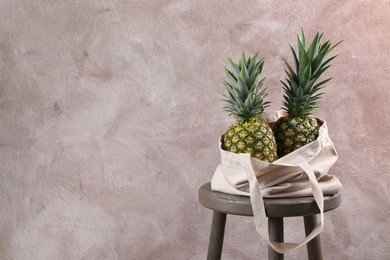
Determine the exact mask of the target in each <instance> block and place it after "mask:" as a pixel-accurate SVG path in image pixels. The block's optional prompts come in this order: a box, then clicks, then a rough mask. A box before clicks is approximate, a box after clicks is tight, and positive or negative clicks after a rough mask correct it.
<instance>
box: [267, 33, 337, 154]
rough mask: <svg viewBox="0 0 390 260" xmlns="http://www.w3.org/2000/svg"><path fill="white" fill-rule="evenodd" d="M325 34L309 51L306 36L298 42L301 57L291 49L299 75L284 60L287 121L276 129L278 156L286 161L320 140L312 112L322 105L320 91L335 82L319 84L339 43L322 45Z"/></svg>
mask: <svg viewBox="0 0 390 260" xmlns="http://www.w3.org/2000/svg"><path fill="white" fill-rule="evenodd" d="M322 35H323V34H322V33H321V34H320V33H317V34H316V36H315V37H314V39H313V41H312V43H311V44H310V46H309V47H308V48H307V49H306V39H305V34H304V32H303V30H302V36H301V37H299V36H298V37H297V38H298V56H297V54H296V52H295V50H294V49H293V48H292V47H291V45H290V48H291V51H292V53H293V56H294V61H295V71H294V70H293V69H292V68H291V66H290V65H289V64H288V62H287V61H286V60H284V62H285V64H286V67H287V69H285V72H286V73H287V77H286V82H283V81H281V82H282V84H283V90H284V106H285V107H284V108H283V109H284V110H285V111H286V112H287V114H288V115H287V116H286V117H281V118H279V119H278V120H277V121H276V123H275V125H274V128H273V130H274V133H275V137H276V143H277V145H278V155H279V157H282V156H284V155H286V154H288V153H291V152H292V151H294V150H296V149H298V148H300V147H302V146H304V145H305V144H308V143H310V142H312V141H314V140H316V139H317V137H318V129H319V127H320V125H319V122H318V121H317V120H316V119H315V118H314V117H313V116H312V112H313V110H314V109H315V108H317V107H318V105H319V100H320V98H321V95H322V94H323V93H320V92H319V91H320V90H321V89H322V88H323V87H324V84H325V83H327V82H328V81H330V80H331V78H328V79H325V80H323V81H321V82H318V83H316V82H317V80H318V78H319V77H320V76H321V75H322V73H324V72H325V71H326V70H327V69H328V68H329V67H330V65H329V64H330V62H331V61H332V60H333V59H334V58H335V57H336V56H333V57H330V58H327V59H325V57H326V56H327V55H328V53H329V52H330V51H331V50H332V49H333V48H334V47H336V46H337V45H338V44H339V43H340V42H339V43H337V44H336V45H334V46H331V43H330V41H327V42H325V43H324V44H322V43H321V39H322Z"/></svg>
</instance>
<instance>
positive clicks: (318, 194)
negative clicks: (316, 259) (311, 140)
mask: <svg viewBox="0 0 390 260" xmlns="http://www.w3.org/2000/svg"><path fill="white" fill-rule="evenodd" d="M238 155H239V156H240V163H241V166H242V168H243V170H244V171H245V172H246V175H247V177H248V181H249V193H250V199H251V203H252V209H253V216H254V219H255V226H256V231H257V233H259V234H260V236H261V237H263V239H264V240H266V241H267V243H268V244H269V245H270V246H271V247H272V248H273V249H274V250H275V251H277V252H278V253H280V254H285V253H288V252H291V251H293V250H295V249H297V248H300V247H302V246H303V245H305V244H307V243H308V242H309V241H310V240H312V239H313V238H315V237H316V236H317V235H318V234H320V233H321V232H322V230H323V229H324V224H323V223H324V195H323V193H322V190H321V188H320V186H319V184H318V181H317V178H316V176H315V175H314V171H313V169H312V168H311V167H310V165H309V164H308V163H307V162H302V161H301V162H300V163H299V164H297V165H296V166H298V167H300V168H301V169H302V170H303V171H304V172H305V173H306V175H307V176H308V177H309V181H310V187H311V190H312V192H313V197H314V200H315V202H316V204H317V206H318V208H319V210H320V221H319V223H318V225H317V226H316V227H315V228H314V229H313V230H312V231H311V233H310V234H309V235H308V236H307V237H306V238H305V239H303V240H302V241H301V242H299V243H287V242H284V243H281V242H276V241H272V240H270V239H269V233H268V219H267V216H266V213H265V207H264V200H263V196H262V195H261V189H260V184H259V183H258V181H257V177H256V174H255V172H254V170H253V167H252V163H251V158H250V155H249V154H238Z"/></svg>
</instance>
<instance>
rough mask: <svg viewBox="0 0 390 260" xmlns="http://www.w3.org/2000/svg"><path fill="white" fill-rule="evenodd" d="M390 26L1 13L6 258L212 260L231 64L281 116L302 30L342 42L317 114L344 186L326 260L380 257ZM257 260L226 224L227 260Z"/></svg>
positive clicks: (267, 4)
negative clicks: (211, 197)
mask: <svg viewBox="0 0 390 260" xmlns="http://www.w3.org/2000/svg"><path fill="white" fill-rule="evenodd" d="M389 15H390V3H389V1H386V0H377V1H371V0H357V1H352V0H348V1H347V0H342V1H338V0H332V1H319V0H314V1H309V0H307V1H306V0H298V1H281V0H275V1H272V0H268V1H208V0H198V1H191V0H182V1H168V0H167V1H141V0H140V1H125V0H109V1H96V0H80V1H76V0H75V1H44V0H36V1H28V0H3V1H1V2H0V72H1V74H0V122H1V130H0V259H7V260H8V259H16V260H24V259H48V260H49V259H50V260H51V259H205V256H206V249H207V242H208V235H209V227H210V224H211V212H210V211H209V210H206V209H205V208H203V207H201V206H200V205H199V204H198V202H197V189H198V187H199V186H200V185H201V184H203V183H204V182H207V181H209V180H210V179H211V177H212V174H213V171H214V169H215V167H216V166H217V164H218V160H219V155H218V148H217V140H218V136H219V134H221V133H222V132H223V131H224V130H225V129H227V127H228V126H229V125H230V124H231V123H232V122H233V119H232V118H229V117H227V114H226V113H224V112H223V111H222V106H223V105H222V103H221V102H220V98H221V93H222V92H223V91H224V90H223V85H222V84H221V77H222V76H223V67H224V66H225V65H226V61H225V56H227V55H230V56H232V57H234V58H237V57H238V56H239V54H240V53H241V51H243V50H244V51H246V52H248V53H251V54H253V53H255V52H257V51H259V52H260V56H262V57H264V58H265V59H266V65H265V68H264V75H267V76H268V79H267V81H266V83H265V84H266V85H267V86H268V89H269V92H270V95H269V97H270V100H271V101H273V105H272V107H271V108H270V110H276V109H278V108H279V107H280V105H281V97H282V89H281V84H280V83H279V80H280V79H282V78H283V77H284V73H283V64H282V58H287V59H290V52H289V48H288V44H293V45H294V44H295V35H296V33H298V32H299V30H300V28H301V26H302V27H304V28H305V30H306V32H307V34H308V37H309V38H311V37H313V36H314V34H315V32H316V31H318V30H320V31H322V32H324V33H325V38H327V39H332V40H333V41H334V42H336V41H338V40H344V43H343V44H342V45H340V46H339V47H338V48H337V51H336V52H337V53H338V54H339V57H338V59H337V60H336V61H335V62H334V63H333V67H332V68H331V69H330V70H329V72H328V76H332V77H333V78H334V80H333V81H332V82H331V83H330V84H328V86H327V88H326V95H325V96H324V98H323V101H322V106H321V108H320V109H318V110H317V111H316V114H317V115H319V116H321V117H323V118H325V119H326V120H327V122H328V125H329V127H330V134H331V137H332V139H333V141H334V142H335V144H336V147H337V148H338V152H339V154H340V159H339V161H338V162H337V164H336V165H335V166H334V168H333V169H332V173H333V174H334V175H336V176H337V177H338V178H339V179H340V180H341V182H342V183H343V184H344V188H343V191H342V193H343V202H342V206H341V207H340V208H339V209H337V210H335V211H333V212H331V213H329V214H327V215H326V223H325V231H324V232H323V235H322V243H323V251H324V255H325V258H326V259H362V260H363V259H386V258H387V257H388V256H389V255H390V246H389V241H390V237H389V234H390V218H389V215H390V202H389V199H390V193H389V182H390V181H389V168H390V167H389V166H390V164H389V156H390V150H389V145H390V141H389V137H390V131H389V126H390V118H389V112H390V111H389V106H388V103H389V100H390V94H389V83H390V82H389V65H390V62H389V60H390V52H389V47H390V30H389V29H390V21H389V17H390V16H389ZM286 226H287V227H286V233H287V238H288V239H291V240H292V239H299V238H301V237H302V235H303V230H302V223H301V221H300V220H298V219H289V220H288V221H287V223H286ZM305 253H306V252H305V250H304V249H300V250H298V251H296V252H294V253H291V254H290V255H288V258H287V257H286V259H304V257H305ZM265 254H266V245H265V243H264V242H263V241H262V240H261V239H260V238H259V237H258V236H257V234H256V232H255V231H254V224H253V221H252V219H250V218H240V217H231V218H229V219H228V223H227V232H226V240H225V247H224V254H223V259H266V256H265Z"/></svg>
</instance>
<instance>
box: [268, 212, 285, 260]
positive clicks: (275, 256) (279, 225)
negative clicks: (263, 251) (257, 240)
mask: <svg viewBox="0 0 390 260" xmlns="http://www.w3.org/2000/svg"><path fill="white" fill-rule="evenodd" d="M268 232H269V238H270V240H272V241H275V242H283V241H284V228H283V218H272V217H271V218H268ZM283 259H284V255H283V254H279V253H278V252H276V251H275V250H274V249H273V248H272V247H270V246H268V260H283Z"/></svg>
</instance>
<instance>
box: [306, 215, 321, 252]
mask: <svg viewBox="0 0 390 260" xmlns="http://www.w3.org/2000/svg"><path fill="white" fill-rule="evenodd" d="M303 219H304V223H305V234H306V236H307V235H309V234H310V232H311V231H312V230H313V229H314V228H315V227H316V226H317V225H318V220H317V216H316V215H312V216H304V217H303ZM306 247H307V255H308V257H309V260H322V250H321V240H320V235H318V236H316V237H315V238H313V239H312V240H311V241H310V242H309V243H307V245H306Z"/></svg>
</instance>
